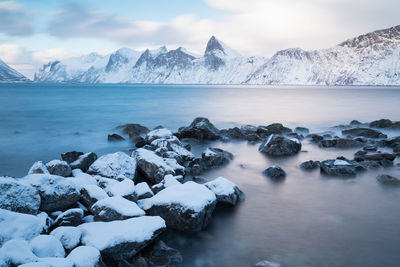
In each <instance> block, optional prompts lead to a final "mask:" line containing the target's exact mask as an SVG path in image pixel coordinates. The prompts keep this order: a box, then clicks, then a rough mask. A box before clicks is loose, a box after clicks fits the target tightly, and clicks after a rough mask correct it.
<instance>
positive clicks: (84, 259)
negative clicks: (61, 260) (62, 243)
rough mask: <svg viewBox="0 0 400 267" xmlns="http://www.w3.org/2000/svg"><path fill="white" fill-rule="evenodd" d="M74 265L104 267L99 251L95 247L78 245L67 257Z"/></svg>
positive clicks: (78, 266) (79, 266)
mask: <svg viewBox="0 0 400 267" xmlns="http://www.w3.org/2000/svg"><path fill="white" fill-rule="evenodd" d="M67 259H68V260H70V261H71V262H72V263H73V264H74V267H105V266H106V265H105V264H104V263H103V261H102V258H101V255H100V251H99V250H98V249H97V248H95V247H89V246H79V247H77V248H75V249H74V250H72V251H71V253H70V254H69V255H68V257H67Z"/></svg>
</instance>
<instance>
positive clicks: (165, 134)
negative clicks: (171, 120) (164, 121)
mask: <svg viewBox="0 0 400 267" xmlns="http://www.w3.org/2000/svg"><path fill="white" fill-rule="evenodd" d="M173 136H174V134H173V133H172V132H171V131H170V130H168V129H166V128H158V129H154V130H152V131H151V132H149V133H148V134H147V135H146V137H145V140H146V142H147V144H151V142H153V141H154V140H156V139H166V138H172V137H173Z"/></svg>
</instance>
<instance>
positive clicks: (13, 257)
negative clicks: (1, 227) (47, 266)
mask: <svg viewBox="0 0 400 267" xmlns="http://www.w3.org/2000/svg"><path fill="white" fill-rule="evenodd" d="M35 261H37V257H36V256H35V254H33V253H32V249H31V247H30V246H29V244H28V242H26V241H25V240H22V239H11V240H9V241H7V242H6V243H5V244H4V245H3V247H2V248H1V249H0V266H13V265H14V266H15V265H19V264H24V263H29V262H35ZM1 263H3V264H1Z"/></svg>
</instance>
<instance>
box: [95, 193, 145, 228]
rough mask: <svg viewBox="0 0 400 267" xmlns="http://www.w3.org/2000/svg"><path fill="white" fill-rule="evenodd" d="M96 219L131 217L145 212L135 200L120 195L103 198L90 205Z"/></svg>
mask: <svg viewBox="0 0 400 267" xmlns="http://www.w3.org/2000/svg"><path fill="white" fill-rule="evenodd" d="M91 211H92V213H93V214H94V219H95V220H96V221H106V222H108V221H114V220H124V219H128V218H132V217H138V216H144V215H145V212H144V211H143V210H142V209H140V208H139V207H138V205H137V204H136V203H135V202H132V201H129V200H127V199H125V198H123V197H121V196H115V197H109V198H104V199H102V200H99V201H97V202H96V203H95V204H93V206H92V207H91Z"/></svg>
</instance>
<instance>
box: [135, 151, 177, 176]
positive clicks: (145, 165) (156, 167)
mask: <svg viewBox="0 0 400 267" xmlns="http://www.w3.org/2000/svg"><path fill="white" fill-rule="evenodd" d="M132 157H134V158H136V160H137V164H138V170H139V171H140V172H141V173H142V174H144V175H145V177H146V179H147V180H148V181H149V182H150V183H153V184H157V183H159V182H161V181H162V179H163V178H164V176H165V175H167V174H173V175H175V171H174V169H173V168H172V167H171V166H170V165H168V164H167V163H166V162H165V161H164V159H163V158H161V157H159V156H158V155H157V154H156V153H154V152H153V151H150V150H147V149H144V148H139V149H137V150H135V151H133V153H132ZM170 164H171V163H170Z"/></svg>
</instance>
